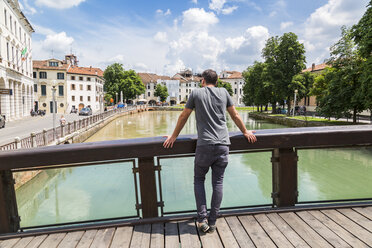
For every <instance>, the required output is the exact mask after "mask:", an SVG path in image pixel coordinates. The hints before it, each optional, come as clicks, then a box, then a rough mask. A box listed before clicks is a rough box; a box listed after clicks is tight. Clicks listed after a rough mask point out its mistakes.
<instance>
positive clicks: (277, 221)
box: [266, 213, 310, 247]
mask: <svg viewBox="0 0 372 248" xmlns="http://www.w3.org/2000/svg"><path fill="white" fill-rule="evenodd" d="M266 216H267V217H268V218H269V219H270V220H271V222H273V223H274V225H275V226H276V227H277V228H278V229H279V230H280V231H281V232H282V234H283V235H284V236H285V237H286V238H287V239H288V240H289V242H291V243H292V245H293V246H294V247H310V246H309V245H308V244H307V243H306V242H305V241H304V240H303V239H302V238H301V237H300V236H299V235H298V234H297V233H296V232H295V231H294V230H293V229H292V227H291V226H290V225H288V224H287V223H286V222H285V221H284V220H283V219H282V218H281V217H280V216H279V215H278V214H277V213H273V214H268V215H266Z"/></svg>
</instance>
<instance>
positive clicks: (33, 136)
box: [31, 133, 37, 147]
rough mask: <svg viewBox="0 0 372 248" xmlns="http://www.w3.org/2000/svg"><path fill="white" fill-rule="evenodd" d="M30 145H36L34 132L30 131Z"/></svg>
mask: <svg viewBox="0 0 372 248" xmlns="http://www.w3.org/2000/svg"><path fill="white" fill-rule="evenodd" d="M31 147H37V144H36V134H35V133H31Z"/></svg>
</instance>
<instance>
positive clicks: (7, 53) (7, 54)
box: [6, 42, 10, 61]
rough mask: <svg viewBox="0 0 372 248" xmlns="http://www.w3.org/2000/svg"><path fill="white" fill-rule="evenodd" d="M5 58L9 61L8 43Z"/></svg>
mask: <svg viewBox="0 0 372 248" xmlns="http://www.w3.org/2000/svg"><path fill="white" fill-rule="evenodd" d="M6 56H7V59H8V61H9V60H10V59H9V43H8V42H7V43H6Z"/></svg>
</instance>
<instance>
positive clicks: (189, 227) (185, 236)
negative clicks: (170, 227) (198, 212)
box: [178, 220, 201, 248]
mask: <svg viewBox="0 0 372 248" xmlns="http://www.w3.org/2000/svg"><path fill="white" fill-rule="evenodd" d="M178 226H179V230H180V240H181V247H190V248H200V247H201V244H200V240H199V236H198V231H197V227H196V224H195V222H194V221H191V220H190V221H181V222H178Z"/></svg>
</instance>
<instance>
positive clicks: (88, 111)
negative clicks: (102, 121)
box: [79, 108, 92, 115]
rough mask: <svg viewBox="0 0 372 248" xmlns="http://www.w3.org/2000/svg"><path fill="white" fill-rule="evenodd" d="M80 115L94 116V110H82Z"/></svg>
mask: <svg viewBox="0 0 372 248" xmlns="http://www.w3.org/2000/svg"><path fill="white" fill-rule="evenodd" d="M79 115H92V109H90V108H82V109H81V110H80V112H79Z"/></svg>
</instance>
